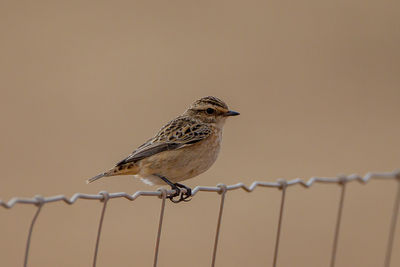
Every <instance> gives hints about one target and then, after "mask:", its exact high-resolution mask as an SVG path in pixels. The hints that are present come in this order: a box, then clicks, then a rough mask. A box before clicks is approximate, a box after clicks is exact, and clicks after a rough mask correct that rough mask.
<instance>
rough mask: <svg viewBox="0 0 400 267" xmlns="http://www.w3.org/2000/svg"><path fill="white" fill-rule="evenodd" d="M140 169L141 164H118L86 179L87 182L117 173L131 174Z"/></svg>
mask: <svg viewBox="0 0 400 267" xmlns="http://www.w3.org/2000/svg"><path fill="white" fill-rule="evenodd" d="M138 171H139V166H137V165H134V164H124V165H119V166H118V165H117V166H115V167H114V168H112V169H110V170H108V171H106V172H103V173H100V174H98V175H96V176H95V177H92V178H90V179H88V180H86V183H87V184H89V183H92V182H94V181H96V180H98V179H100V178H103V177H108V176H116V175H130V174H133V175H134V174H137V173H138Z"/></svg>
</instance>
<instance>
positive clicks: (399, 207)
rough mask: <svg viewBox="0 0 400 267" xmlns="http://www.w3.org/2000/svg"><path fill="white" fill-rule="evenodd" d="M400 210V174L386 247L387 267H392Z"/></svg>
mask: <svg viewBox="0 0 400 267" xmlns="http://www.w3.org/2000/svg"><path fill="white" fill-rule="evenodd" d="M399 212H400V175H399V176H398V178H397V194H396V199H395V202H394V205H393V215H392V222H391V225H390V230H389V239H388V244H387V248H386V257H385V264H384V266H385V267H390V259H391V257H392V251H393V241H394V236H395V234H396V224H397V216H398V215H399Z"/></svg>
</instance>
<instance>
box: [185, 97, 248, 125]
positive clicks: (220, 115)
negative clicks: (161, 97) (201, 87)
mask: <svg viewBox="0 0 400 267" xmlns="http://www.w3.org/2000/svg"><path fill="white" fill-rule="evenodd" d="M239 114H240V113H239V112H236V111H232V110H229V109H228V106H227V105H226V104H225V102H224V101H222V100H221V99H218V98H216V97H214V96H206V97H203V98H200V99H199V100H196V101H195V102H194V103H193V104H192V105H191V106H190V108H188V109H187V110H186V111H185V113H184V115H187V116H191V117H194V118H196V119H198V120H200V121H202V122H204V123H213V124H216V126H220V127H222V126H223V124H224V122H225V120H226V118H227V117H230V116H237V115H239Z"/></svg>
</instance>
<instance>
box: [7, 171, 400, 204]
mask: <svg viewBox="0 0 400 267" xmlns="http://www.w3.org/2000/svg"><path fill="white" fill-rule="evenodd" d="M397 175H400V170H398V171H395V172H388V173H367V174H366V175H365V176H363V177H362V176H359V175H357V174H352V175H349V176H346V177H345V179H346V182H352V181H358V182H360V183H367V182H368V181H369V180H371V179H380V180H382V179H383V180H385V179H396V176H397ZM281 180H284V179H278V181H277V182H260V181H256V182H253V183H252V184H251V185H250V186H246V185H245V184H243V183H237V184H234V185H229V186H227V187H226V190H227V191H232V190H237V189H243V190H244V191H246V192H252V191H253V190H254V189H255V188H256V187H272V188H280V187H281V183H280V182H279V181H281ZM341 181H342V180H341V178H338V177H335V178H329V177H312V178H310V179H309V180H308V181H303V180H302V179H300V178H296V179H293V180H290V181H287V186H288V187H290V186H294V185H301V186H303V187H305V188H309V187H311V186H312V185H313V184H315V183H329V184H332V183H333V184H335V183H341ZM220 190H221V189H220V188H219V187H218V186H213V187H211V186H210V187H209V186H196V187H195V188H194V189H193V190H192V195H193V196H195V195H196V194H197V193H198V192H203V191H204V192H216V193H218V192H220ZM173 193H175V190H168V191H167V196H169V195H171V194H173ZM161 195H162V192H160V191H137V192H136V193H134V194H132V195H130V194H128V193H125V192H118V193H109V197H110V199H113V198H125V199H128V200H130V201H133V200H135V199H137V198H138V197H141V196H155V197H160V196H161ZM78 199H88V200H102V199H103V195H101V194H82V193H76V194H74V195H73V196H72V197H71V198H67V197H66V196H64V195H58V196H51V197H45V198H43V203H51V202H58V201H64V202H65V203H66V204H69V205H71V204H74V203H75V202H76V201H77V200H78ZM38 203H39V200H38V199H36V198H19V197H14V198H11V199H10V200H9V201H8V202H4V201H3V200H1V199H0V206H2V207H3V208H6V209H10V208H12V207H13V206H14V205H15V204H32V205H37V204H38Z"/></svg>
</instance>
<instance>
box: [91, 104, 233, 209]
mask: <svg viewBox="0 0 400 267" xmlns="http://www.w3.org/2000/svg"><path fill="white" fill-rule="evenodd" d="M239 114H240V113H239V112H236V111H232V110H229V108H228V106H227V104H225V102H224V101H222V100H220V99H219V98H217V97H214V96H206V97H202V98H200V99H198V100H196V101H195V102H194V103H192V104H191V105H190V107H189V108H188V109H187V110H186V111H185V112H184V113H183V114H182V115H180V116H178V117H176V118H175V119H173V120H171V121H170V122H168V123H167V124H165V125H164V126H163V127H162V128H161V129H160V130H159V131H158V133H157V134H156V135H155V136H154V137H152V138H150V139H149V140H147V141H146V142H145V143H144V144H142V145H141V146H139V147H138V148H137V149H136V150H134V151H133V152H132V153H131V154H130V155H129V156H127V157H126V158H124V159H123V160H121V161H119V162H118V163H117V164H116V165H115V166H114V167H113V168H111V169H109V170H108V171H105V172H103V173H100V174H98V175H96V176H94V177H92V178H90V179H88V180H87V183H91V182H94V181H96V180H98V179H100V178H103V177H109V176H118V175H134V176H135V177H138V178H140V179H141V180H142V181H143V182H145V183H146V184H149V185H154V184H157V185H165V184H167V185H169V186H170V187H171V189H172V190H174V191H175V193H173V194H171V195H169V196H168V198H169V199H170V200H171V201H172V202H175V203H179V202H181V201H185V202H186V201H189V200H190V197H191V195H192V194H191V192H192V190H191V188H189V187H187V186H185V185H183V184H181V183H179V182H181V181H184V180H187V179H190V178H193V177H195V176H198V175H199V174H201V173H203V172H205V171H207V170H208V169H209V168H210V167H211V166H212V165H213V164H214V162H215V161H216V159H217V157H218V154H219V151H220V147H221V141H222V129H223V126H224V124H225V121H226V119H227V118H228V117H231V116H237V115H239ZM182 188H183V189H185V190H181V189H182Z"/></svg>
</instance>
